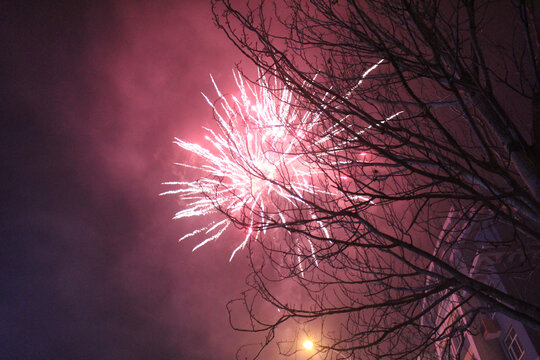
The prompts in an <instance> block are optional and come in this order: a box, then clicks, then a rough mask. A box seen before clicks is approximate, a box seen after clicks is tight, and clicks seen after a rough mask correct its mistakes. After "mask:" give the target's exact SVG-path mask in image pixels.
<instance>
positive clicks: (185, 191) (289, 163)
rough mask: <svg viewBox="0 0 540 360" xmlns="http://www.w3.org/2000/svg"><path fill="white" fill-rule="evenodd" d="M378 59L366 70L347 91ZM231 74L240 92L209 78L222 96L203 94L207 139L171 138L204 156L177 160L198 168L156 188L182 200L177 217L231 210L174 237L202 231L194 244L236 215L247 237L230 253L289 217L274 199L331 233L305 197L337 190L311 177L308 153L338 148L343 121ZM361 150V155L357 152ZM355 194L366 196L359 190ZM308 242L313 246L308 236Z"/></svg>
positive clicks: (315, 169) (314, 168)
mask: <svg viewBox="0 0 540 360" xmlns="http://www.w3.org/2000/svg"><path fill="white" fill-rule="evenodd" d="M380 63H381V62H379V63H377V64H376V65H374V66H373V67H372V68H370V69H368V71H366V72H365V73H364V74H363V76H362V79H361V80H360V81H359V82H358V84H357V85H356V86H355V87H354V88H353V89H352V90H351V92H352V91H353V90H354V89H355V88H356V87H358V86H359V85H360V84H361V83H362V80H363V79H364V77H365V76H366V75H367V74H368V73H369V72H370V71H372V70H374V69H375V68H376V67H377V66H378V65H379V64H380ZM235 80H236V84H237V86H238V89H239V93H240V95H239V98H238V97H235V96H231V97H224V96H223V95H222V94H221V92H220V91H219V89H218V87H217V85H216V84H215V82H214V80H213V79H212V82H213V84H214V87H215V89H216V91H217V94H218V96H219V98H220V101H218V102H217V104H214V103H212V102H211V101H210V100H209V99H208V98H207V97H206V96H205V99H206V100H207V102H208V103H209V104H210V106H211V107H212V108H213V109H214V113H215V116H216V120H217V123H218V125H219V131H214V130H212V129H208V128H204V130H205V132H206V136H205V140H206V142H207V144H206V146H203V145H199V144H195V143H189V142H186V141H183V140H181V139H178V138H176V139H175V144H177V145H178V146H180V147H181V148H182V149H184V150H187V151H189V152H191V153H193V154H195V155H197V156H198V157H199V158H200V159H201V160H202V162H203V165H201V166H194V165H190V164H178V165H179V166H183V167H187V168H191V169H196V170H197V171H199V172H200V173H201V174H202V176H200V177H199V178H198V179H196V180H194V181H175V182H166V183H165V184H166V185H171V186H175V187H176V188H175V189H174V190H170V191H167V192H164V193H162V194H161V195H167V194H176V195H179V196H180V198H181V200H183V201H184V202H185V204H186V205H185V207H184V208H183V209H182V210H180V211H179V212H178V213H176V215H175V217H174V218H175V219H180V218H185V217H192V216H211V217H212V218H213V219H215V218H216V216H215V214H216V213H221V214H227V215H229V216H224V219H222V220H221V221H216V220H212V221H210V223H209V224H208V225H206V226H204V227H201V228H199V229H196V230H194V231H193V232H190V233H188V234H186V235H184V236H183V237H182V238H180V241H182V240H184V239H187V238H189V237H193V236H196V235H197V236H201V235H202V237H203V240H201V241H200V242H199V243H198V245H197V246H195V247H194V248H193V250H196V249H197V248H199V247H201V246H203V245H205V244H207V243H208V242H211V241H213V240H216V239H218V238H219V237H220V236H221V235H222V234H223V233H224V232H225V231H226V230H227V228H228V227H229V226H230V225H231V223H232V221H231V219H241V220H239V222H240V223H242V224H245V226H246V236H245V239H244V241H243V242H242V243H241V244H240V245H239V246H238V247H237V248H236V249H235V250H234V251H233V252H232V254H231V260H232V258H233V257H234V255H235V254H236V252H237V251H239V250H240V249H242V248H244V246H245V245H246V244H247V242H248V241H249V239H250V238H251V237H254V238H257V237H258V236H260V234H261V233H264V232H266V230H267V229H268V228H269V227H272V226H282V227H283V226H284V225H285V224H286V223H287V213H286V212H284V211H281V210H280V206H277V204H285V205H286V206H284V207H283V208H285V207H288V208H291V207H292V208H295V207H296V208H298V207H299V206H301V207H302V209H303V210H306V211H308V213H311V217H312V219H313V221H315V222H317V223H318V224H319V225H320V227H321V231H322V232H323V234H324V236H326V237H327V238H329V233H328V231H327V230H326V227H325V226H324V224H323V222H322V221H320V220H319V219H318V218H317V216H316V215H315V212H314V211H313V210H312V209H311V206H310V204H309V202H308V201H306V199H307V198H310V197H311V198H313V196H327V197H328V196H331V197H333V198H336V199H338V198H340V197H341V196H343V194H341V193H339V191H337V190H332V191H330V190H328V187H327V186H321V184H320V183H318V182H317V179H318V177H319V175H320V174H321V172H324V171H325V169H324V168H322V167H321V165H320V164H318V162H316V161H315V162H314V161H313V155H314V154H319V156H325V155H327V154H332V152H333V149H332V148H333V147H335V148H336V151H338V149H339V148H341V146H340V145H342V144H341V142H342V141H339V142H338V143H337V144H336V142H335V137H336V136H337V135H338V134H341V133H342V132H343V131H344V129H345V128H344V127H343V126H342V125H341V124H335V125H334V126H331V127H329V128H328V127H327V128H326V129H324V127H323V126H322V121H321V118H320V114H317V113H313V112H307V111H301V110H299V108H298V107H296V106H295V103H294V99H293V93H292V92H291V91H290V90H288V89H287V88H286V87H284V86H279V85H280V84H278V83H277V82H274V83H273V84H272V86H271V88H272V89H270V84H269V83H268V82H267V80H266V79H264V77H261V80H259V83H258V84H256V85H250V84H249V83H246V82H245V81H244V80H243V79H242V77H241V76H240V75H238V74H235ZM275 89H280V90H275ZM203 95H204V94H203ZM349 95H350V92H349V94H347V96H349ZM329 100H331V99H329ZM396 115H397V114H395V115H393V116H392V117H394V116H396ZM392 117H390V118H392ZM390 118H388V119H385V120H384V121H381V122H385V121H387V120H389V119H390ZM314 134H316V135H314ZM340 137H341V138H342V137H343V136H342V135H340ZM344 141H347V140H344ZM320 149H324V151H320ZM365 155H366V154H365V153H362V154H360V156H362V157H364V156H365ZM309 157H311V158H309ZM341 178H342V179H343V176H341ZM349 198H350V196H349ZM359 200H361V201H370V200H369V199H367V198H365V197H361V196H360V197H359ZM308 241H309V240H308ZM310 245H311V248H313V246H312V244H311V242H310ZM315 261H316V259H315Z"/></svg>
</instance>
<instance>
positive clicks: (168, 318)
mask: <svg viewBox="0 0 540 360" xmlns="http://www.w3.org/2000/svg"><path fill="white" fill-rule="evenodd" d="M0 34H1V39H2V40H1V44H2V45H1V50H0V51H1V52H2V54H1V56H0V62H1V65H0V84H1V94H0V104H1V117H2V121H1V123H2V126H1V128H0V157H1V159H0V167H1V168H0V174H1V177H0V179H1V184H0V185H1V202H0V221H1V224H0V244H1V248H0V281H1V283H0V305H1V307H0V352H1V354H0V358H2V359H229V358H233V357H234V353H235V351H236V348H237V347H238V346H239V345H241V344H242V343H245V342H246V341H249V340H248V339H246V338H245V336H244V335H240V334H238V333H234V332H233V331H232V330H231V329H230V328H229V326H228V319H227V313H226V309H225V303H226V302H227V300H230V299H232V298H234V297H236V296H237V295H238V294H239V292H240V291H241V290H242V289H243V288H244V278H245V275H246V274H247V265H246V261H245V255H243V254H242V255H241V256H239V257H237V258H236V260H234V261H233V262H232V263H229V262H228V259H229V254H230V252H231V251H232V250H233V249H234V248H235V247H236V246H237V244H238V238H235V236H242V234H240V235H235V234H234V232H231V233H229V235H228V238H225V239H221V241H218V242H215V243H213V244H212V245H208V246H204V247H203V248H201V249H199V250H198V251H196V252H195V253H191V249H192V248H193V246H194V245H195V244H196V240H189V242H188V241H186V242H183V243H178V242H177V239H178V238H179V237H181V236H182V235H183V234H184V233H186V232H187V231H191V230H193V229H195V228H196V227H197V221H198V220H197V221H196V220H186V221H173V220H171V218H172V216H173V215H174V212H175V211H176V210H178V208H179V206H180V205H179V204H178V203H177V201H176V199H175V198H174V197H159V196H158V194H159V193H160V192H162V191H165V190H167V188H165V187H164V186H163V185H161V183H162V182H163V181H170V180H176V179H177V176H178V169H176V168H175V167H174V166H173V165H172V164H173V162H175V161H178V160H181V159H182V158H183V157H184V156H185V154H184V153H182V151H181V150H180V149H179V148H177V147H175V146H174V145H173V144H172V140H173V138H174V137H175V136H177V137H181V138H183V139H186V140H192V141H196V140H197V139H198V137H200V134H201V131H200V127H201V126H203V125H209V124H212V122H213V120H212V112H211V109H210V108H209V107H208V105H207V104H206V103H205V101H204V99H203V97H202V96H201V94H200V93H201V91H202V92H204V93H205V94H207V95H209V97H210V98H211V99H215V97H216V95H215V92H214V91H213V89H212V85H211V82H210V78H209V74H210V73H211V74H213V75H214V77H215V78H216V81H217V82H218V83H219V84H220V85H221V87H222V88H223V89H224V91H225V92H226V91H227V90H230V89H232V81H233V77H232V68H233V67H234V65H235V63H236V62H238V61H240V60H242V58H241V57H240V55H239V53H238V52H237V51H236V50H235V49H234V48H233V47H232V45H231V44H230V43H229V42H228V40H227V39H226V38H225V36H224V35H223V34H222V33H221V32H220V31H219V30H218V29H217V28H215V26H214V25H213V23H212V19H211V13H210V8H209V4H208V3H207V2H206V1H155V2H152V1H139V2H137V1H109V2H95V1H88V2H86V3H82V2H75V1H36V2H35V3H30V2H24V1H11V2H10V3H9V4H8V3H7V2H2V5H0ZM198 223H200V221H199V222H198Z"/></svg>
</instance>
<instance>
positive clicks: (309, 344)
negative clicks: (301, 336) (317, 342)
mask: <svg viewBox="0 0 540 360" xmlns="http://www.w3.org/2000/svg"><path fill="white" fill-rule="evenodd" d="M302 345H303V346H304V348H305V349H306V350H311V349H313V341H311V340H306V341H304V343H303V344H302Z"/></svg>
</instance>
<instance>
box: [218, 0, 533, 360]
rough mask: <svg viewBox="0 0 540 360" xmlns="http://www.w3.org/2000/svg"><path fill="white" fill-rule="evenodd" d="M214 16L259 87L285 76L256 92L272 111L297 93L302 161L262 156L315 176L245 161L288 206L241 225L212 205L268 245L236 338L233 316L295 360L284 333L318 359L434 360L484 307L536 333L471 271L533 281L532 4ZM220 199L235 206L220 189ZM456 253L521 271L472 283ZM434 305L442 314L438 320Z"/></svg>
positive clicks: (263, 8) (522, 307)
mask: <svg viewBox="0 0 540 360" xmlns="http://www.w3.org/2000/svg"><path fill="white" fill-rule="evenodd" d="M213 12H214V15H215V21H216V23H217V24H218V26H219V27H220V28H222V29H223V30H224V31H225V33H226V34H227V36H228V37H229V38H230V39H231V40H232V41H233V43H234V44H235V45H236V46H237V47H238V48H239V49H240V50H241V51H242V52H243V53H244V55H246V56H247V57H248V58H249V59H250V60H251V61H253V63H254V64H255V65H256V66H257V67H258V68H259V69H260V70H261V74H262V76H264V77H265V78H269V79H277V80H278V81H277V82H272V81H270V82H269V81H262V82H261V81H260V80H261V79H260V78H259V79H255V80H253V81H254V82H256V83H257V84H258V85H259V86H264V87H265V88H266V89H267V91H269V92H270V93H272V94H275V96H276V97H278V98H281V97H280V94H281V93H282V91H284V90H283V89H282V88H280V85H282V86H283V87H284V88H286V89H287V91H292V93H293V94H294V97H293V98H291V99H289V100H288V103H289V104H288V105H289V106H291V107H294V108H295V109H296V110H297V111H303V112H305V113H307V114H311V115H310V116H311V117H310V125H309V127H308V128H307V130H305V131H304V132H303V133H302V134H298V133H295V134H292V135H293V136H296V138H297V140H299V141H297V144H296V145H295V147H294V148H287V147H286V146H282V147H279V148H277V147H276V148H273V149H271V151H272V152H275V153H284V152H287V153H288V154H293V155H294V156H297V157H298V158H299V159H301V161H302V162H304V163H305V164H306V167H309V168H310V169H317V171H315V172H313V170H311V171H312V172H310V176H311V180H310V181H311V182H312V183H315V184H316V186H317V189H321V190H320V191H316V192H313V191H305V190H306V189H305V188H302V187H301V186H300V185H298V184H297V183H295V180H294V175H293V170H291V169H290V168H289V166H288V164H287V163H280V164H276V165H275V168H274V169H273V170H272V172H271V175H269V174H268V172H267V171H264V170H262V169H260V168H258V166H257V164H250V163H249V162H246V161H245V159H239V160H238V163H239V164H240V165H241V167H242V168H243V169H244V170H245V171H246V173H248V174H250V176H251V177H252V178H253V179H258V180H257V181H266V182H271V183H272V184H273V185H274V186H276V187H277V188H279V189H280V191H282V192H283V193H286V194H288V195H289V197H288V198H287V199H288V200H287V201H282V200H279V199H276V200H275V201H274V202H273V206H272V207H266V208H265V209H261V208H259V207H248V208H244V209H242V211H240V212H238V211H236V210H235V211H233V210H231V209H230V208H227V207H226V206H222V204H220V203H216V204H215V205H216V207H218V208H219V209H220V210H221V211H222V212H223V213H225V214H226V215H227V216H228V217H229V218H230V220H231V221H233V222H235V223H236V224H238V225H239V226H240V227H245V228H249V229H256V231H257V232H258V233H260V234H263V233H264V235H261V236H258V237H257V238H256V239H252V241H251V242H249V243H248V244H249V245H248V246H249V253H250V258H251V265H252V268H253V273H252V276H251V277H250V278H249V281H248V283H249V285H250V286H251V290H250V291H247V292H246V293H245V294H244V296H243V298H242V299H240V300H239V302H240V304H243V305H244V308H245V309H247V314H248V315H249V320H250V321H249V322H248V324H247V326H245V327H242V326H240V325H237V324H236V322H235V321H234V320H235V318H234V317H233V318H232V323H233V326H235V327H237V328H241V329H243V330H246V331H253V332H263V333H266V334H267V335H266V338H265V339H266V340H265V342H264V343H263V348H264V346H266V345H267V344H269V343H271V342H272V341H276V342H277V343H278V346H279V349H280V351H281V353H282V354H288V355H292V354H296V352H297V344H296V342H291V343H290V344H287V343H285V342H283V341H280V340H279V339H278V338H280V336H277V335H276V334H277V333H279V332H280V331H283V332H285V333H286V332H287V331H289V330H290V329H291V327H289V325H288V324H291V323H293V324H294V326H293V327H292V328H297V329H304V330H303V331H305V332H313V331H315V330H314V329H318V330H317V331H318V332H317V334H318V335H315V334H311V336H312V337H313V338H314V339H316V355H317V356H319V357H324V358H354V359H357V358H365V357H368V358H396V359H398V358H404V359H412V358H414V357H416V356H423V358H429V356H430V355H429V354H430V353H432V352H433V348H434V346H435V345H436V344H441V343H444V342H445V339H449V338H452V337H457V336H463V334H464V333H466V332H473V331H476V328H475V327H474V323H475V320H476V319H477V318H478V316H480V315H481V314H485V313H489V312H491V311H499V312H503V313H505V314H506V315H508V316H510V317H512V318H515V319H517V320H519V321H522V322H523V323H524V324H526V325H528V326H530V327H532V328H534V329H536V330H539V329H540V308H539V306H538V304H537V303H536V304H535V303H532V302H530V301H527V299H523V298H520V297H519V296H516V295H515V294H509V293H505V292H502V291H499V290H497V289H496V288H495V287H493V286H490V285H488V284H487V283H485V281H483V280H482V277H481V276H478V273H479V271H480V270H481V272H484V273H486V272H501V273H502V272H504V273H530V272H532V271H535V270H537V261H535V260H538V257H537V251H536V250H535V249H536V248H537V246H538V239H539V235H540V230H539V227H540V176H539V164H540V162H539V161H538V157H539V156H538V155H539V154H540V148H539V146H540V141H539V140H540V135H539V134H540V130H539V129H540V118H539V116H538V114H539V108H540V98H539V89H540V72H539V71H540V60H539V59H540V55H539V53H540V45H539V44H540V37H539V34H540V27H539V23H538V14H537V13H535V9H534V4H533V2H532V1H520V2H514V3H513V2H510V1H506V2H505V1H473V0H468V1H465V0H462V1H458V0H456V1H399V0H396V1H382V0H381V1H378V0H364V1H352V0H350V1H340V0H338V1H326V0H325V1H323V0H321V1H318V0H311V1H302V0H288V1H285V2H283V3H282V2H276V3H266V2H264V1H259V2H257V3H256V4H253V3H249V4H248V5H247V6H245V7H241V6H239V7H235V6H234V5H233V4H231V3H230V2H229V1H228V0H222V1H213ZM285 123H286V124H289V125H290V126H286V127H287V131H291V129H294V128H295V127H294V126H293V124H290V123H287V121H285ZM289 135H291V134H289ZM254 186H255V185H254ZM213 191H214V192H213V193H212V191H208V196H209V197H210V198H211V197H212V194H215V193H218V192H220V191H230V192H232V193H234V190H232V189H230V187H228V185H227V184H225V183H222V184H219V185H217V186H216V188H215V189H213ZM336 194H337V195H336ZM233 195H234V194H233ZM449 209H452V210H451V211H450V210H449ZM263 212H264V214H263ZM448 214H449V215H448ZM254 218H255V220H253V219H254ZM445 219H447V220H448V221H447V223H446V226H445V227H443V222H444V220H445ZM486 223H490V224H494V226H499V225H500V226H503V227H504V228H505V229H510V231H509V232H507V234H508V235H507V236H505V237H504V238H503V239H502V240H494V239H491V240H486V239H482V240H478V239H477V238H475V237H474V236H473V234H474V233H475V230H474V229H475V227H477V226H480V224H486ZM273 229H277V230H273ZM279 229H281V230H280V231H278V230H279ZM441 229H443V230H442V231H441ZM267 231H269V232H268V233H266V232H267ZM456 249H459V250H460V252H459V254H464V253H466V252H467V251H468V252H471V253H472V254H473V256H476V257H479V256H482V255H483V254H487V255H488V253H491V254H493V253H494V252H496V253H497V254H499V258H504V257H505V256H510V255H515V254H519V255H520V256H518V257H515V256H514V258H515V259H519V260H520V261H519V262H514V263H512V264H503V263H502V262H499V264H498V266H484V267H482V269H480V268H477V269H476V273H475V272H473V271H471V268H470V265H471V264H467V259H456V258H455V256H454V255H455V254H456V253H455V252H454V251H455V250H456ZM443 303H444V304H446V305H445V307H446V308H445V312H444V315H442V316H438V317H433V316H432V315H430V314H433V313H434V311H436V310H437V308H438V307H440V306H441V304H443ZM237 304H238V302H232V303H231V304H230V305H231V312H232V313H234V311H233V310H234V306H235V305H237ZM268 309H272V311H270V310H268ZM428 318H429V321H427V320H426V319H428ZM288 329H289V330H288ZM296 335H298V334H297V333H296ZM287 345H290V346H287ZM443 349H444V351H446V352H447V353H448V351H449V350H448V346H447V347H446V348H445V347H443Z"/></svg>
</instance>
